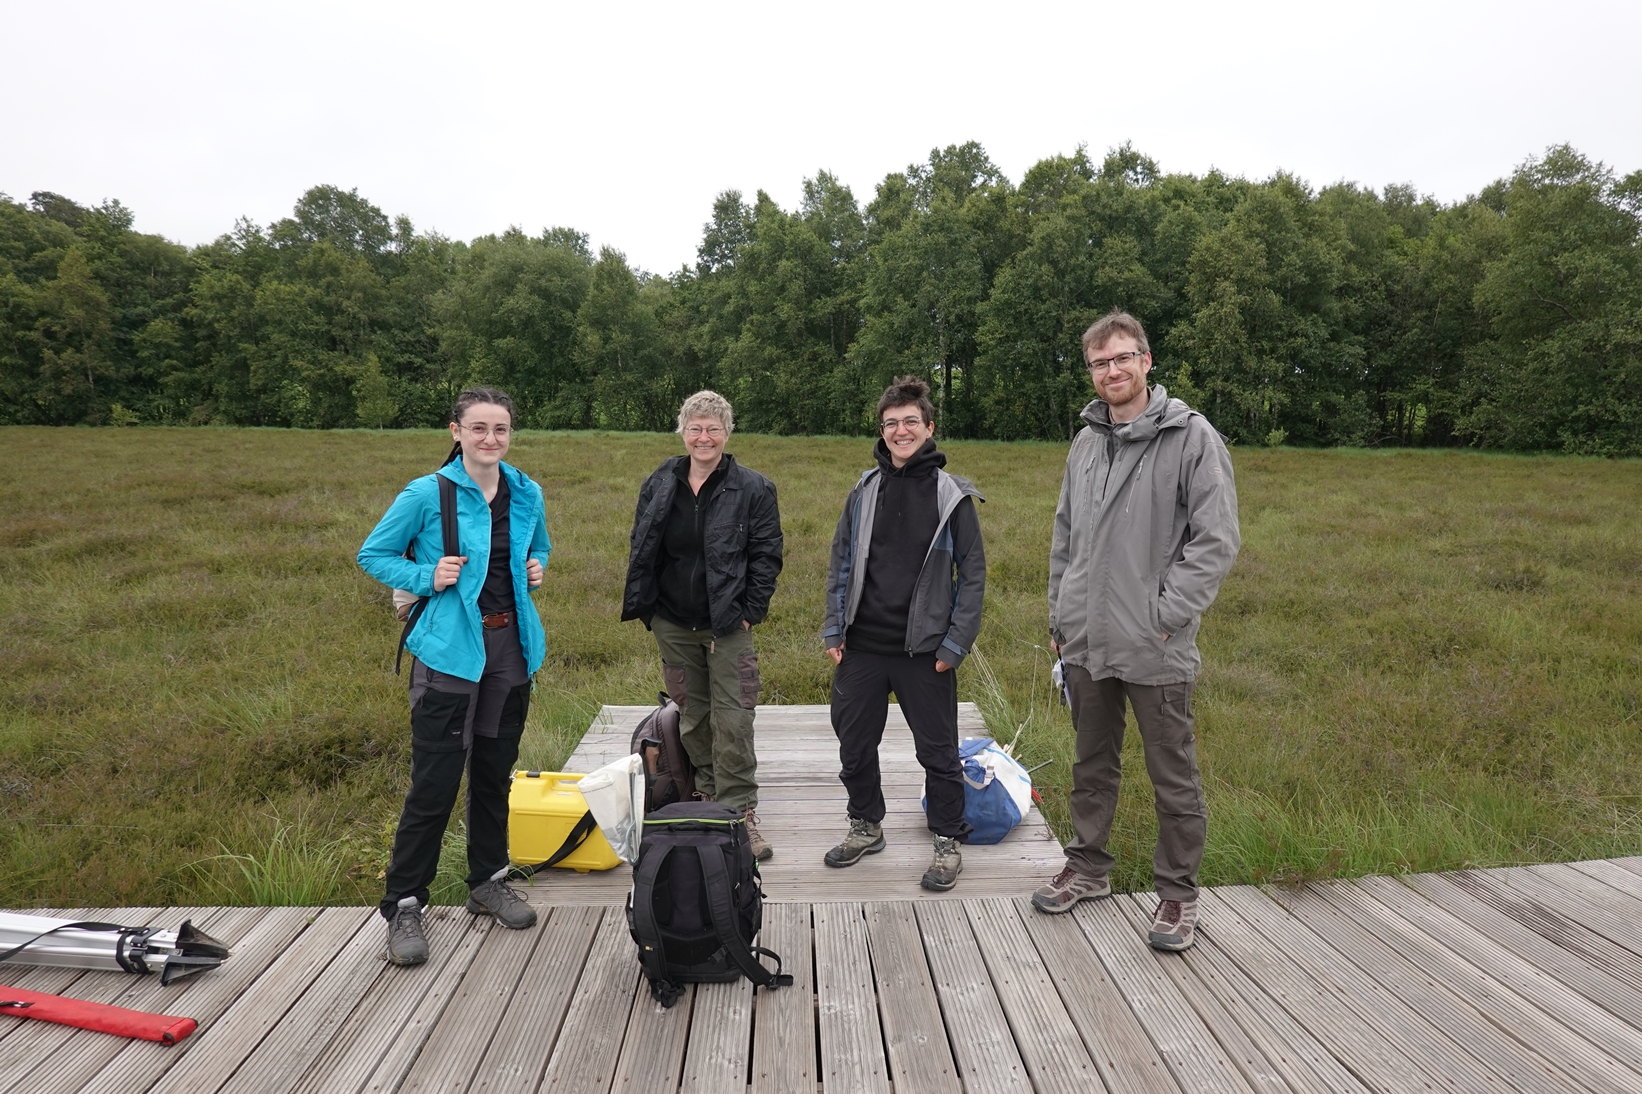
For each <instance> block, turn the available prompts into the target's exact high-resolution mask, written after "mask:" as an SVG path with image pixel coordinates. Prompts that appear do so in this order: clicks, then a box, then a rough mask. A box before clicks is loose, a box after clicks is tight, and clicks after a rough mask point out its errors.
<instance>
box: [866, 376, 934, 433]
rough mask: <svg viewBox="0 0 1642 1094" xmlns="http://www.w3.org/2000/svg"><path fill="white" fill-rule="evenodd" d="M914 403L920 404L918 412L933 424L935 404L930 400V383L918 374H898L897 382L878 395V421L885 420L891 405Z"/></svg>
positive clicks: (909, 404)
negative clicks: (919, 377) (885, 412)
mask: <svg viewBox="0 0 1642 1094" xmlns="http://www.w3.org/2000/svg"><path fill="white" fill-rule="evenodd" d="M913 403H917V404H918V413H920V414H922V415H923V416H924V421H926V422H929V423H930V424H931V425H933V424H934V423H935V404H934V403H932V402H930V401H929V385H928V384H926V383H924V382H923V381H922V380H920V379H918V377H916V376H897V377H896V378H895V382H894V383H893V384H890V385H889V386H888V387H886V388H885V389H884V393H883V394H882V395H880V396H879V397H878V421H879V422H882V421H883V420H884V411H886V410H888V409H889V408H890V407H892V406H911V405H912V404H913Z"/></svg>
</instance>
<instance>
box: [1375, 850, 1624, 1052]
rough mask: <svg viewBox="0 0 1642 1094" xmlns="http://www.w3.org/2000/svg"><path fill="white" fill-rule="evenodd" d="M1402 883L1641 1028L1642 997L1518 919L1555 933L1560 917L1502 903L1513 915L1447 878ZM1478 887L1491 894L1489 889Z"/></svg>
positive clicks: (1514, 900)
mask: <svg viewBox="0 0 1642 1094" xmlns="http://www.w3.org/2000/svg"><path fill="white" fill-rule="evenodd" d="M1402 881H1403V883H1404V884H1406V885H1408V886H1410V887H1411V888H1413V889H1414V890H1415V891H1416V892H1418V893H1420V894H1421V895H1422V896H1424V897H1426V898H1427V899H1428V900H1430V901H1431V902H1432V903H1434V904H1436V905H1437V906H1438V907H1440V908H1442V909H1443V910H1444V911H1446V912H1448V913H1449V914H1450V915H1452V916H1454V917H1455V918H1457V919H1459V920H1461V921H1462V922H1464V923H1468V924H1470V925H1471V928H1472V929H1473V930H1477V931H1481V932H1482V933H1483V934H1484V935H1486V936H1487V937H1488V938H1491V939H1493V940H1494V941H1495V942H1497V943H1499V944H1500V945H1501V946H1503V947H1504V948H1505V949H1507V950H1510V951H1511V952H1512V953H1514V954H1516V955H1517V956H1519V957H1521V958H1523V959H1524V960H1526V961H1527V962H1529V963H1530V964H1532V965H1533V966H1534V967H1535V968H1538V969H1539V970H1541V971H1542V972H1545V973H1548V974H1549V975H1551V976H1553V977H1555V978H1556V979H1558V980H1560V981H1562V983H1564V984H1566V985H1567V986H1568V987H1570V988H1572V989H1573V990H1574V991H1576V992H1578V993H1579V994H1581V995H1583V996H1584V997H1585V998H1587V999H1589V1000H1591V1001H1592V1002H1594V1003H1597V1004H1598V1005H1600V1006H1602V1007H1604V1008H1606V1009H1607V1010H1608V1011H1610V1012H1611V1013H1613V1014H1614V1015H1616V1016H1617V1017H1619V1018H1621V1019H1623V1020H1624V1021H1625V1022H1626V1023H1628V1024H1629V1025H1631V1026H1633V1027H1636V1028H1638V1029H1642V992H1638V991H1637V989H1636V988H1635V987H1634V986H1633V985H1631V984H1628V983H1626V982H1625V981H1623V980H1620V979H1618V978H1616V977H1614V976H1611V975H1609V973H1608V972H1607V971H1606V970H1605V969H1602V968H1600V967H1598V966H1597V965H1594V964H1592V963H1591V962H1590V961H1588V960H1586V959H1585V958H1584V957H1583V956H1581V955H1579V954H1577V953H1575V952H1574V951H1573V950H1572V949H1571V948H1569V947H1568V946H1565V945H1562V944H1561V942H1560V941H1558V940H1557V939H1553V938H1549V937H1547V936H1546V935H1545V934H1544V933H1542V932H1541V931H1537V930H1534V929H1532V928H1531V927H1529V926H1528V925H1526V924H1524V923H1523V922H1522V918H1519V917H1525V918H1528V919H1531V920H1533V921H1534V922H1536V923H1540V924H1541V925H1543V926H1544V927H1545V928H1546V929H1547V930H1555V929H1557V923H1558V921H1560V920H1561V917H1560V916H1557V917H1552V916H1550V915H1549V914H1548V913H1547V912H1545V911H1544V910H1543V909H1538V908H1536V907H1532V906H1527V905H1528V902H1526V901H1522V900H1520V899H1517V898H1511V899H1510V900H1505V901H1500V903H1503V904H1504V905H1505V908H1511V909H1514V910H1515V911H1516V912H1517V913H1518V914H1517V915H1512V914H1510V912H1508V911H1506V910H1505V909H1504V908H1501V907H1500V906H1499V905H1498V904H1497V903H1495V902H1491V901H1487V900H1483V899H1481V898H1479V897H1478V896H1477V895H1476V894H1475V893H1473V892H1470V891H1469V890H1468V889H1466V888H1462V887H1461V886H1459V885H1457V884H1455V882H1454V881H1453V880H1452V879H1451V877H1450V876H1448V875H1445V874H1410V875H1407V876H1406V877H1404V878H1403V879H1402ZM1479 888H1483V891H1485V892H1491V891H1490V890H1488V889H1487V888H1486V887H1482V886H1479ZM1496 899H1497V898H1496ZM1562 933H1564V934H1567V935H1573V936H1574V939H1575V941H1576V942H1577V941H1579V939H1578V936H1577V935H1576V934H1575V932H1570V931H1565V930H1564V931H1563V932H1562ZM1586 933H1587V934H1588V932H1586Z"/></svg>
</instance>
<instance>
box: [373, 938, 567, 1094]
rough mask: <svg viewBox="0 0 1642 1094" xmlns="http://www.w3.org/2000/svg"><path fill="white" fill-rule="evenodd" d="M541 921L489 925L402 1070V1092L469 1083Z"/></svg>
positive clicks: (449, 1090) (448, 1093) (448, 1092)
mask: <svg viewBox="0 0 1642 1094" xmlns="http://www.w3.org/2000/svg"><path fill="white" fill-rule="evenodd" d="M546 926H547V924H546V923H545V922H543V921H542V919H540V918H539V919H538V920H537V923H536V925H535V926H534V927H530V928H527V929H525V930H522V931H515V930H509V929H507V928H506V927H500V926H499V925H498V926H493V927H492V928H491V930H490V932H489V934H488V936H487V937H486V938H485V941H484V943H483V945H481V946H480V947H479V954H478V956H476V957H475V958H474V959H473V964H471V965H469V966H468V971H467V975H465V976H463V977H462V983H461V984H460V985H459V986H458V987H457V989H456V991H455V993H454V994H452V996H451V999H450V1002H449V1003H447V1004H446V1005H445V1010H444V1013H443V1014H441V1015H440V1016H439V1021H438V1022H436V1023H434V1027H433V1032H432V1033H430V1034H429V1035H428V1041H427V1044H426V1045H424V1046H423V1048H422V1051H421V1053H420V1054H419V1055H418V1056H417V1057H416V1063H415V1064H413V1065H412V1066H411V1069H410V1072H409V1073H408V1074H407V1075H406V1076H405V1081H404V1083H403V1084H402V1085H401V1086H400V1088H399V1089H400V1090H401V1091H403V1092H404V1094H453V1092H454V1094H461V1092H462V1091H465V1090H466V1089H467V1088H468V1084H469V1083H470V1082H471V1081H472V1080H473V1073H474V1072H475V1071H476V1070H477V1069H478V1067H479V1061H481V1060H483V1059H484V1056H485V1052H486V1051H487V1050H488V1049H489V1048H490V1039H491V1036H492V1035H493V1034H494V1033H495V1032H496V1027H497V1026H498V1025H500V1024H501V1021H502V1015H503V1013H504V1012H505V1011H506V1010H507V1005H508V1002H509V1001H510V1000H511V999H512V998H513V989H514V988H516V987H517V986H518V984H519V976H520V974H521V973H522V972H523V971H524V968H525V966H526V965H527V964H528V963H529V962H530V955H531V953H532V952H533V951H534V950H535V949H536V944H537V943H538V942H540V941H541V937H542V931H543V930H544V929H545V928H546Z"/></svg>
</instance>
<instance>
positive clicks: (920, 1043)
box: [865, 901, 962, 1094]
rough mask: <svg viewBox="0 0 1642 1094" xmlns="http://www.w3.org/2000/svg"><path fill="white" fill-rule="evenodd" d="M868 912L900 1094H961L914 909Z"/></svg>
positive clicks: (897, 906) (872, 907)
mask: <svg viewBox="0 0 1642 1094" xmlns="http://www.w3.org/2000/svg"><path fill="white" fill-rule="evenodd" d="M865 911H866V919H867V941H868V944H869V945H870V946H871V947H872V974H873V979H874V980H875V981H876V982H877V984H878V1012H879V1015H880V1016H881V1019H882V1022H883V1030H884V1049H885V1053H886V1055H887V1057H888V1062H889V1076H890V1082H891V1083H893V1084H894V1087H895V1090H896V1094H911V1092H930V1094H961V1090H962V1087H961V1084H960V1083H959V1082H958V1071H957V1067H956V1065H955V1064H954V1063H953V1059H952V1049H951V1048H950V1047H949V1046H948V1044H947V1033H946V1027H945V1026H944V1025H943V1023H942V1021H941V1004H940V1001H939V1000H938V999H937V998H936V997H935V986H934V984H933V983H932V982H931V980H930V974H929V963H928V960H927V959H926V958H925V956H924V947H923V941H922V939H921V938H920V937H919V934H918V921H917V919H916V918H915V916H914V913H913V906H912V905H911V904H910V903H907V902H905V901H897V902H895V903H892V904H891V903H871V904H868V905H867V906H866V908H865Z"/></svg>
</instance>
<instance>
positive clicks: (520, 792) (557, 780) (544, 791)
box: [507, 771, 621, 874]
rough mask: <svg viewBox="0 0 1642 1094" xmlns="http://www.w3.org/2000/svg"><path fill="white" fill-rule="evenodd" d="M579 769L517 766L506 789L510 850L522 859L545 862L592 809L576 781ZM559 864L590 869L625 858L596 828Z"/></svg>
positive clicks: (525, 862) (581, 871)
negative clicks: (538, 768) (525, 768)
mask: <svg viewBox="0 0 1642 1094" xmlns="http://www.w3.org/2000/svg"><path fill="white" fill-rule="evenodd" d="M579 781H581V776H580V775H572V774H570V773H568V772H564V771H515V772H514V773H513V786H512V787H511V788H510V789H509V790H508V794H507V851H508V856H509V857H510V858H512V860H513V861H514V862H516V863H519V864H521V865H533V864H535V863H538V862H546V861H547V860H548V859H550V858H552V857H553V854H554V852H555V851H557V850H558V849H559V848H560V847H562V846H564V841H565V837H567V836H569V835H570V830H571V829H573V828H575V827H576V822H577V821H579V820H581V819H582V815H583V814H585V813H586V812H587V801H586V799H584V798H583V797H582V792H581V790H580V789H579V788H578V787H577V786H576V784H577V783H578V782H579ZM557 865H559V866H561V867H564V868H565V869H567V870H575V871H576V872H577V873H579V874H585V873H587V872H588V871H589V870H608V869H610V868H611V867H613V866H620V865H621V858H620V856H618V855H617V854H616V852H615V850H614V849H612V848H611V846H610V841H609V840H607V839H605V838H604V833H603V832H601V831H599V830H598V829H597V828H595V829H593V831H592V832H591V833H590V834H589V835H588V837H587V839H586V840H585V841H584V842H583V843H582V845H581V846H580V847H578V848H576V849H575V850H574V851H572V852H571V853H570V854H568V855H566V856H565V857H564V858H563V859H561V860H559V862H558V863H557Z"/></svg>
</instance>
